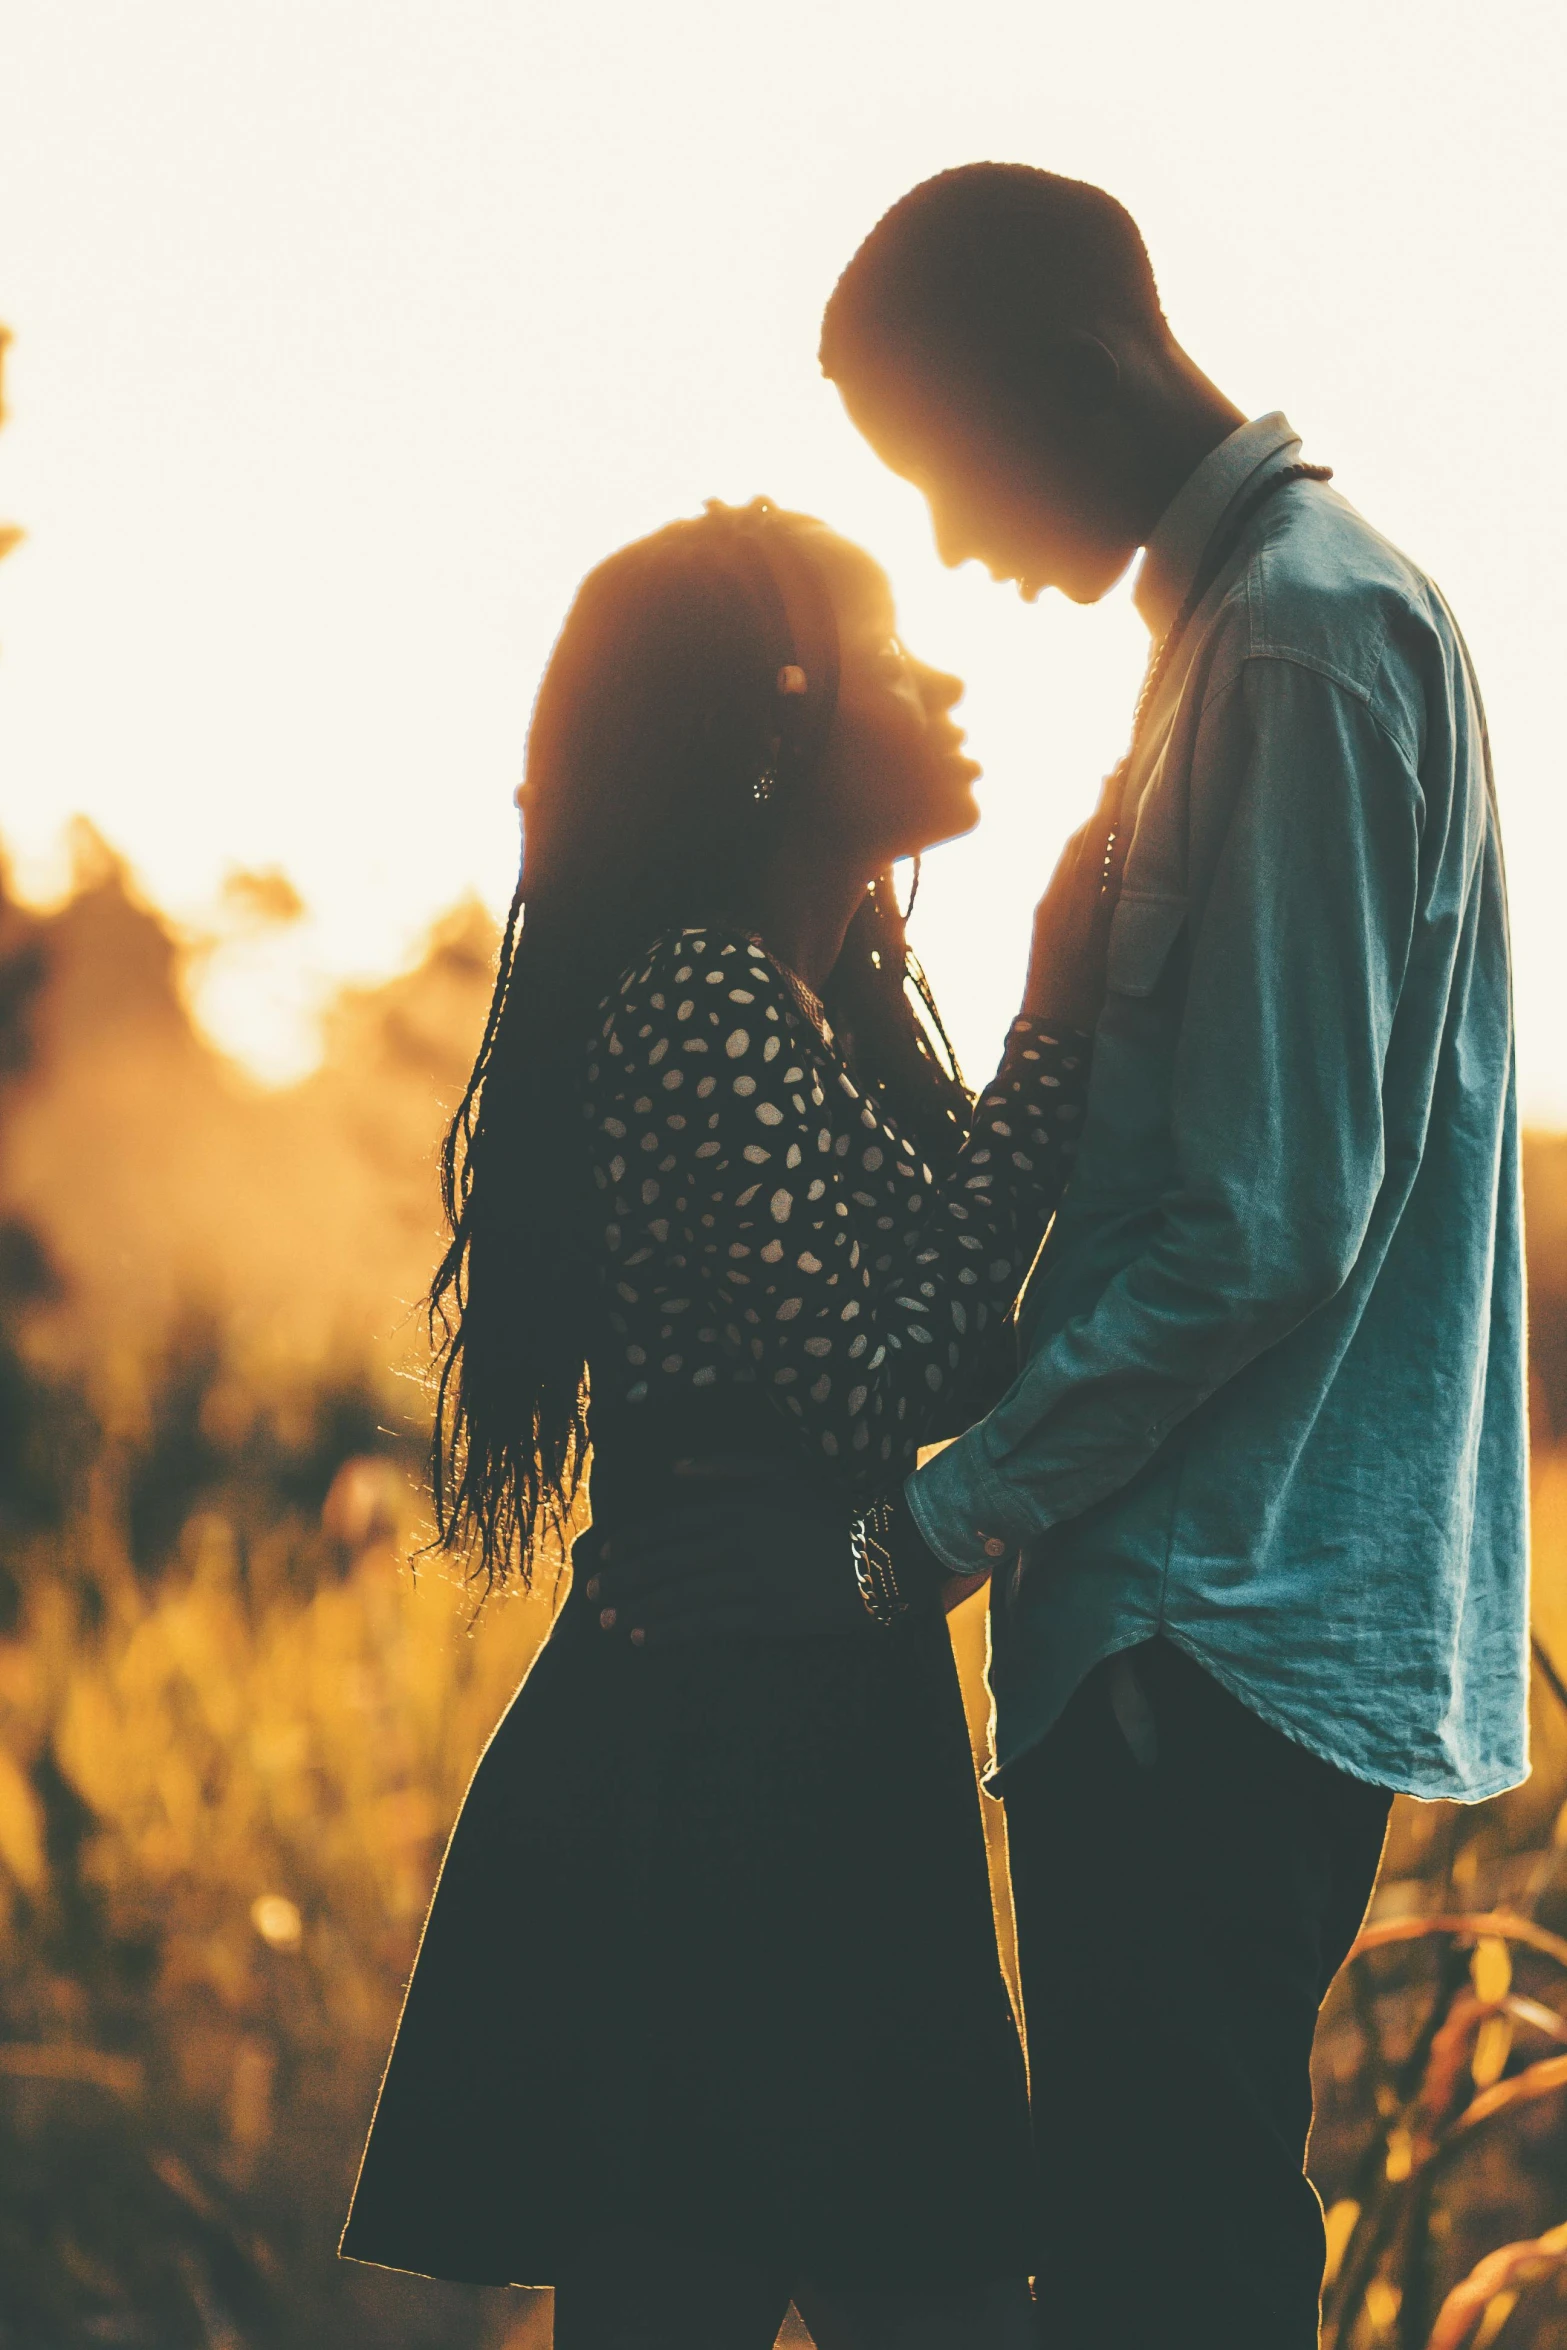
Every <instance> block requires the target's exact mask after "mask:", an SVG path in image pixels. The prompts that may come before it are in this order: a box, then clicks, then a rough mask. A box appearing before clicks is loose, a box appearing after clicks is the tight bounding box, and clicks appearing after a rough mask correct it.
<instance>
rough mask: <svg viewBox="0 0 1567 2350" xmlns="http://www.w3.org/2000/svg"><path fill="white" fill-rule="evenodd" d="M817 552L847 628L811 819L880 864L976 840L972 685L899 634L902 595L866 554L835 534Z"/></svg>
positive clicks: (816, 544)
mask: <svg viewBox="0 0 1567 2350" xmlns="http://www.w3.org/2000/svg"><path fill="white" fill-rule="evenodd" d="M809 553H810V555H811V558H812V560H813V561H814V562H815V564H816V565H817V568H818V570H819V571H820V573H821V575H822V577H823V579H824V580H825V582H826V585H827V588H828V592H829V594H830V595H831V597H832V601H833V607H834V610H835V611H836V614H837V619H838V640H839V679H838V704H837V710H836V713H835V715H834V719H833V725H832V731H831V733H830V735H829V736H828V741H827V750H826V755H825V757H824V759H823V762H822V766H821V769H820V771H819V774H818V777H817V780H816V786H815V789H814V790H813V792H812V795H811V796H812V803H813V804H812V807H811V810H810V814H811V819H812V821H813V823H814V824H817V825H819V826H820V827H821V828H822V830H823V831H824V832H825V833H826V834H828V835H829V836H830V837H831V838H832V839H833V841H834V842H835V844H839V845H841V846H842V847H844V848H845V849H849V850H852V851H854V852H855V853H857V854H860V855H864V856H866V857H868V858H869V859H870V861H871V862H872V863H873V864H877V865H879V864H883V863H888V862H890V861H891V860H892V859H893V858H896V857H911V856H915V855H917V854H918V853H919V851H920V850H922V849H928V848H933V847H934V846H935V845H936V843H937V842H938V841H943V840H952V839H954V838H955V837H956V836H957V835H958V834H959V833H964V832H969V831H972V829H973V827H974V826H975V825H976V824H977V823H978V821H979V808H978V806H977V804H976V802H975V799H974V788H973V787H974V779H975V777H976V776H977V775H978V774H979V773H980V768H979V763H978V761H977V760H974V759H970V758H968V757H967V756H966V755H965V753H964V750H963V740H964V737H963V729H962V728H961V727H960V726H958V725H957V724H956V723H955V722H954V720H953V718H952V715H951V712H952V710H953V708H954V706H955V705H956V704H957V703H958V702H959V701H960V700H961V699H962V696H963V681H962V679H961V678H957V677H951V676H948V675H947V674H946V673H945V672H944V671H942V670H939V669H932V668H930V667H928V666H927V664H926V663H925V662H923V661H919V660H916V659H915V658H914V656H913V655H912V654H911V653H910V652H908V651H907V650H906V648H905V647H904V645H903V643H902V641H901V640H900V638H899V636H898V633H897V614H896V612H895V611H894V609H893V602H892V591H891V589H890V588H889V586H888V584H887V580H886V577H885V575H884V574H883V572H882V571H881V570H880V568H879V567H878V566H877V565H876V564H875V563H873V562H872V561H871V559H870V557H869V556H868V555H866V554H864V553H863V552H862V551H861V550H860V549H859V548H858V547H852V546H850V545H848V544H847V542H846V541H844V540H842V539H838V538H835V537H833V536H832V535H831V534H830V533H829V532H827V531H823V532H821V533H820V535H819V536H813V538H812V540H811V542H810V546H809Z"/></svg>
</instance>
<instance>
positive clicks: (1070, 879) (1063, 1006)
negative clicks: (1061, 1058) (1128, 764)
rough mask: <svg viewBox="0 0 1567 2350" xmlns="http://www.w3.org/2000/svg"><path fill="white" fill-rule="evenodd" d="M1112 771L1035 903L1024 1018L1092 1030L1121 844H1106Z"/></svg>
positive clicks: (1113, 792) (1115, 783)
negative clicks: (1032, 941) (1089, 815)
mask: <svg viewBox="0 0 1567 2350" xmlns="http://www.w3.org/2000/svg"><path fill="white" fill-rule="evenodd" d="M1119 782H1120V779H1119V777H1117V776H1112V777H1111V778H1110V779H1109V781H1108V782H1107V784H1106V786H1105V790H1104V792H1103V794H1102V795H1101V797H1100V802H1099V806H1098V807H1097V808H1096V809H1095V811H1094V813H1093V815H1092V816H1091V817H1090V818H1089V820H1088V822H1087V823H1086V824H1084V825H1080V826H1079V828H1078V830H1077V831H1076V832H1074V833H1073V835H1072V837H1071V839H1070V840H1069V841H1068V842H1067V844H1066V847H1065V848H1064V849H1063V850H1062V852H1061V857H1060V861H1059V863H1058V864H1057V866H1056V869H1055V871H1054V873H1053V874H1052V875H1051V877H1050V886H1049V888H1048V889H1047V890H1046V891H1045V894H1044V896H1043V897H1042V898H1041V899H1040V901H1039V904H1038V905H1037V907H1036V908H1035V910H1034V943H1033V950H1032V952H1031V954H1030V956H1029V962H1028V983H1027V985H1026V986H1025V988H1024V990H1023V1010H1024V1011H1025V1012H1026V1013H1027V1014H1028V1015H1029V1017H1030V1018H1031V1019H1036V1020H1046V1021H1050V1022H1055V1023H1059V1025H1060V1026H1061V1027H1063V1028H1075V1029H1078V1030H1080V1031H1081V1032H1082V1034H1084V1035H1085V1036H1087V1035H1091V1034H1092V1032H1093V1029H1094V1026H1095V1024H1096V1022H1097V1021H1098V1018H1099V1014H1100V1011H1101V1009H1102V1008H1103V1005H1104V994H1105V955H1106V951H1107V948H1108V945H1109V938H1110V917H1111V915H1112V914H1113V913H1114V912H1115V901H1116V894H1117V885H1118V883H1119V880H1120V860H1121V857H1122V856H1123V855H1124V852H1125V844H1124V842H1123V841H1121V840H1119V839H1117V840H1116V841H1115V842H1114V843H1113V845H1111V831H1112V827H1113V825H1114V812H1113V802H1114V800H1115V799H1116V797H1117V796H1118V794H1119ZM1112 787H1113V788H1112Z"/></svg>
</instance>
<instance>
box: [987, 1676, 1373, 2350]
mask: <svg viewBox="0 0 1567 2350" xmlns="http://www.w3.org/2000/svg"><path fill="white" fill-rule="evenodd" d="M1130 1661H1131V1663H1132V1666H1133V1670H1134V1673H1135V1679H1136V1684H1137V1688H1138V1689H1139V1690H1140V1691H1141V1693H1142V1696H1143V1697H1144V1698H1145V1699H1146V1704H1147V1709H1148V1713H1149V1714H1150V1715H1151V1717H1152V1718H1151V1723H1145V1724H1144V1725H1142V1729H1143V1731H1144V1732H1145V1733H1146V1731H1148V1730H1150V1729H1151V1732H1152V1737H1151V1739H1150V1738H1149V1737H1148V1736H1147V1735H1145V1734H1144V1735H1139V1736H1138V1743H1139V1744H1140V1745H1141V1746H1142V1749H1143V1753H1144V1759H1143V1760H1142V1761H1139V1760H1138V1759H1136V1757H1135V1756H1134V1753H1133V1751H1132V1747H1131V1745H1130V1744H1129V1741H1128V1736H1127V1733H1126V1731H1125V1730H1123V1728H1122V1725H1121V1719H1120V1718H1118V1714H1117V1711H1116V1709H1115V1706H1113V1704H1112V1693H1111V1692H1112V1681H1111V1676H1112V1673H1113V1672H1114V1671H1115V1667H1114V1666H1113V1664H1105V1665H1101V1666H1099V1667H1098V1668H1096V1670H1095V1671H1094V1672H1093V1673H1091V1674H1090V1675H1089V1677H1088V1679H1087V1680H1086V1681H1085V1682H1084V1683H1083V1684H1082V1686H1081V1687H1080V1688H1079V1689H1078V1691H1077V1693H1076V1695H1075V1697H1074V1698H1073V1700H1072V1702H1071V1704H1070V1705H1069V1706H1068V1708H1067V1710H1066V1712H1065V1714H1064V1715H1063V1716H1062V1718H1061V1719H1060V1721H1059V1722H1058V1723H1057V1724H1056V1725H1055V1727H1054V1728H1053V1729H1052V1730H1051V1731H1050V1733H1049V1735H1048V1736H1047V1737H1046V1738H1045V1739H1044V1740H1043V1741H1042V1742H1041V1743H1040V1745H1039V1746H1038V1747H1037V1748H1035V1749H1034V1750H1033V1751H1032V1752H1031V1753H1030V1754H1029V1755H1027V1756H1026V1757H1025V1758H1024V1759H1023V1760H1022V1761H1021V1762H1019V1763H1018V1764H1017V1765H1016V1766H1014V1768H1013V1769H1012V1770H1011V1771H1010V1772H1009V1773H1008V1775H1007V1781H1006V1790H1005V1792H1006V1809H1007V1831H1008V1840H1009V1844H1010V1850H1011V1866H1012V1884H1013V1891H1014V1895H1015V1899H1016V1905H1017V1925H1018V1951H1019V1963H1020V1968H1021V1974H1022V1983H1023V1999H1024V2006H1025V2010H1026V2021H1027V2029H1028V2049H1029V2069H1030V2075H1031V2081H1032V2094H1033V2101H1034V2114H1035V2138H1036V2144H1037V2147H1038V2152H1039V2158H1040V2170H1041V2179H1042V2186H1043V2192H1044V2197H1045V2213H1044V2217H1045V2243H1046V2247H1047V2252H1048V2259H1047V2264H1046V2267H1045V2269H1044V2271H1043V2272H1042V2274H1041V2277H1040V2280H1039V2284H1038V2294H1039V2301H1040V2320H1041V2325H1040V2336H1041V2341H1042V2343H1043V2344H1044V2345H1045V2346H1046V2350H1187V2345H1191V2346H1192V2350H1313V2346H1314V2345H1315V2343H1316V2340H1317V2301H1318V2291H1319V2286H1320V2280H1321V2276H1322V2263H1323V2250H1324V2247H1323V2232H1322V2213H1321V2206H1320V2205H1319V2203H1318V2201H1317V2198H1316V2195H1315V2193H1314V2191H1313V2189H1312V2188H1311V2186H1310V2185H1309V2183H1308V2182H1307V2180H1306V2178H1305V2176H1304V2172H1303V2163H1304V2159H1305V2149H1306V2135H1307V2132H1308V2130H1309V2128H1310V2125H1311V2079H1310V2062H1311V2043H1312V2035H1313V2032H1314V2029H1315V2026H1316V2020H1317V2010H1318V2008H1319V2007H1320V2005H1321V2003H1322V1999H1323V1997H1324V1995H1325V1993H1326V1991H1327V1988H1328V1985H1329V1984H1330V1983H1331V1981H1332V1980H1333V1977H1334V1975H1335V1974H1336V1973H1337V1971H1338V1969H1339V1967H1340V1966H1341V1965H1342V1963H1343V1960H1344V1957H1345V1955H1346V1953H1347V1951H1348V1949H1349V1946H1350V1944H1351V1942H1352V1941H1353V1940H1354V1937H1355V1934H1356V1931H1357V1929H1358V1927H1359V1925H1360V1922H1361V1919H1362V1917H1363V1915H1364V1913H1365V1909H1366V1904H1367V1902H1368V1901H1369V1899H1370V1896H1371V1889H1372V1885H1373V1882H1374V1880H1375V1877H1376V1871H1377V1863H1378V1861H1379V1859H1380V1857H1381V1851H1382V1843H1383V1838H1384V1835H1385V1833H1386V1828H1387V1817H1388V1810H1389V1806H1390V1803H1391V1797H1390V1796H1389V1795H1388V1793H1387V1792H1386V1791H1385V1790H1384V1789H1381V1788H1377V1787H1371V1786H1367V1785H1365V1784H1364V1783H1362V1782H1361V1781H1359V1780H1356V1779H1351V1778H1349V1777H1347V1776H1346V1775H1345V1774H1344V1773H1343V1772H1340V1771H1337V1770H1335V1769H1334V1768H1333V1767H1332V1766H1331V1765H1330V1764H1328V1763H1325V1762H1323V1761H1321V1760H1320V1759H1319V1758H1318V1757H1317V1756H1315V1755H1313V1754H1310V1753H1308V1752H1307V1750H1306V1749H1305V1748H1304V1747H1303V1746H1298V1745H1296V1744H1295V1743H1294V1742H1293V1741H1292V1740H1290V1739H1288V1738H1285V1737H1284V1736H1282V1735H1281V1733H1280V1732H1278V1731H1277V1730H1274V1729H1271V1728H1270V1727H1269V1726H1268V1725H1267V1724H1266V1723H1265V1722H1263V1721H1261V1720H1259V1719H1258V1718H1257V1716H1256V1715H1254V1714H1252V1713H1250V1712H1248V1711H1247V1709H1246V1707H1245V1706H1243V1705H1242V1704H1240V1703H1239V1701H1238V1700H1237V1699H1235V1698H1233V1697H1232V1696H1230V1695H1229V1693H1228V1692H1227V1691H1226V1690H1224V1689H1222V1688H1221V1687H1220V1686H1219V1684H1218V1683H1217V1682H1216V1681H1214V1680H1213V1679H1211V1678H1210V1676H1209V1675H1208V1674H1206V1673H1205V1672H1203V1671H1202V1670H1201V1669H1200V1667H1198V1666H1197V1665H1196V1664H1194V1663H1193V1662H1192V1660H1191V1659H1190V1658H1189V1657H1187V1656H1185V1655H1184V1654H1183V1653H1182V1652H1181V1651H1180V1650H1179V1649H1177V1648H1175V1647H1173V1646H1172V1645H1170V1644H1169V1643H1168V1642H1165V1641H1163V1640H1158V1641H1152V1642H1149V1643H1148V1644H1147V1645H1146V1646H1144V1647H1142V1648H1139V1649H1138V1650H1137V1651H1136V1652H1135V1653H1134V1655H1133V1657H1132V1659H1131V1660H1130ZM1134 1695H1135V1692H1134ZM1119 1703H1120V1707H1121V1715H1122V1716H1124V1715H1125V1714H1126V1713H1127V1710H1128V1709H1127V1704H1126V1695H1125V1685H1124V1680H1123V1682H1122V1687H1121V1691H1120V1693H1119ZM1133 1729H1134V1734H1137V1731H1138V1726H1137V1724H1136V1723H1135V1721H1134V1723H1133Z"/></svg>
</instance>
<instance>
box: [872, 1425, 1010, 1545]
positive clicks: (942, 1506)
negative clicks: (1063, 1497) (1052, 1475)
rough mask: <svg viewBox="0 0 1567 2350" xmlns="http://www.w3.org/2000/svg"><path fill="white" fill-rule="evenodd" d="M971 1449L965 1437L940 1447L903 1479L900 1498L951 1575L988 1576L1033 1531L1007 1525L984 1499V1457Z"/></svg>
mask: <svg viewBox="0 0 1567 2350" xmlns="http://www.w3.org/2000/svg"><path fill="white" fill-rule="evenodd" d="M970 1450H971V1448H970V1445H969V1440H968V1438H966V1437H962V1436H960V1437H959V1438H958V1439H957V1441H956V1443H954V1444H948V1445H944V1446H943V1448H942V1450H941V1451H940V1452H939V1453H938V1454H937V1455H936V1458H935V1459H934V1460H933V1461H931V1462H930V1463H929V1464H928V1465H927V1466H926V1467H925V1468H923V1469H916V1470H915V1472H914V1473H913V1475H912V1476H911V1477H909V1478H908V1479H907V1480H906V1481H905V1484H904V1487H903V1498H904V1500H905V1501H906V1502H907V1504H908V1509H909V1515H910V1517H911V1518H912V1519H913V1520H914V1523H915V1525H916V1526H917V1527H918V1529H919V1531H920V1535H921V1537H922V1538H923V1540H924V1543H925V1547H926V1549H927V1550H930V1551H932V1552H934V1554H935V1556H936V1557H937V1558H938V1559H940V1560H941V1561H942V1563H943V1564H944V1565H945V1566H947V1567H948V1568H950V1570H951V1571H952V1573H953V1574H954V1575H989V1574H993V1573H994V1572H995V1570H996V1569H997V1568H998V1567H1000V1566H1002V1565H1004V1564H1005V1562H1006V1561H1007V1560H1008V1559H1009V1558H1011V1557H1012V1556H1013V1555H1014V1554H1015V1553H1016V1552H1017V1551H1019V1550H1020V1549H1021V1548H1022V1546H1023V1542H1024V1540H1025V1539H1026V1536H1027V1535H1028V1534H1030V1533H1032V1532H1034V1531H1035V1529H1034V1526H1033V1524H1032V1522H1031V1521H1030V1523H1029V1524H1028V1525H1027V1526H1025V1527H1023V1528H1022V1529H1021V1530H1020V1529H1019V1528H1018V1527H1017V1525H1016V1523H1015V1521H1014V1523H1013V1524H1011V1525H1009V1524H1008V1523H1007V1519H1006V1518H1005V1517H1004V1516H1003V1514H1002V1512H1001V1510H1000V1509H999V1508H997V1507H995V1506H994V1504H993V1502H992V1501H991V1500H989V1499H988V1498H987V1494H986V1489H987V1487H988V1486H989V1482H990V1481H989V1478H988V1477H987V1476H986V1474H985V1470H984V1463H983V1459H982V1458H981V1457H978V1456H977V1450H976V1457H974V1458H969V1457H967V1456H968V1454H969V1452H970ZM955 1455H957V1456H960V1457H958V1458H954V1456H955Z"/></svg>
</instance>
